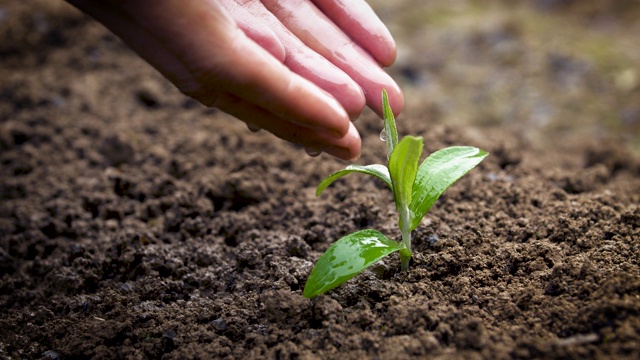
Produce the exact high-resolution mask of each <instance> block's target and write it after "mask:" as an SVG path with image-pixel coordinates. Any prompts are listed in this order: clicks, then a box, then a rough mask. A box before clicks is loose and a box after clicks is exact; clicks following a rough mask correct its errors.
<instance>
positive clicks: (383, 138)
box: [380, 129, 387, 141]
mask: <svg viewBox="0 0 640 360" xmlns="http://www.w3.org/2000/svg"><path fill="white" fill-rule="evenodd" d="M380 140H382V141H387V132H386V131H384V129H382V131H380Z"/></svg>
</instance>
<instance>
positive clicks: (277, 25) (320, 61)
mask: <svg viewBox="0 0 640 360" xmlns="http://www.w3.org/2000/svg"><path fill="white" fill-rule="evenodd" d="M236 1H238V2H239V4H240V6H241V7H242V8H243V9H245V10H246V11H248V12H250V13H251V14H252V16H253V18H254V19H256V21H259V22H261V23H262V24H261V25H260V26H261V27H262V26H264V27H267V28H269V29H271V30H272V31H273V32H274V33H275V34H276V36H277V37H278V38H279V39H280V41H281V42H282V43H283V44H284V46H285V50H286V56H285V59H284V61H283V63H284V64H285V65H286V66H287V67H288V68H289V69H290V70H291V71H293V72H295V73H296V74H298V75H300V76H302V77H304V78H305V79H307V80H309V81H311V82H312V83H314V84H316V85H317V86H319V87H320V88H321V89H323V90H325V91H326V92H328V93H329V94H331V95H332V96H333V97H334V98H336V99H337V100H338V101H339V102H340V104H341V105H342V107H343V108H344V109H345V110H346V111H347V113H348V114H349V116H350V117H351V118H356V117H358V116H359V115H360V113H361V112H362V109H363V108H364V106H365V101H366V99H365V95H364V92H363V90H362V89H361V88H360V86H359V85H358V84H357V83H356V82H355V81H354V80H353V79H352V78H351V77H350V76H349V75H347V74H345V73H344V72H343V71H341V70H340V69H339V68H337V67H336V66H335V65H334V64H333V63H331V62H329V61H327V59H325V58H324V57H323V56H321V55H320V54H318V53H316V52H315V51H313V50H311V49H309V48H308V47H307V46H306V45H305V44H304V43H303V42H302V41H300V39H298V37H296V36H295V35H294V34H292V33H291V32H290V31H289V30H288V29H287V28H286V27H285V26H284V25H283V24H282V23H281V22H280V20H278V18H276V17H275V16H274V15H273V14H272V13H271V12H270V11H269V10H268V9H266V8H265V7H264V5H263V4H262V3H261V2H260V1H258V0H236ZM239 24H240V26H242V22H239ZM249 26H255V24H254V23H252V24H249Z"/></svg>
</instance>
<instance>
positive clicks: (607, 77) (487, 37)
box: [369, 0, 640, 151]
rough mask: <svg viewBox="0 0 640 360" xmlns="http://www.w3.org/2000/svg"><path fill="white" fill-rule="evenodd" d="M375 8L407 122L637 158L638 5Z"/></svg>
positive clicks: (573, 1) (546, 1) (493, 2)
mask: <svg viewBox="0 0 640 360" xmlns="http://www.w3.org/2000/svg"><path fill="white" fill-rule="evenodd" d="M369 3H370V4H371V6H372V7H374V9H375V10H376V11H377V13H378V14H379V16H380V17H381V18H382V19H383V21H384V22H385V23H386V24H387V25H388V26H389V28H390V30H391V32H392V34H393V35H394V37H395V38H396V41H397V43H398V47H399V56H398V60H397V63H396V64H395V65H394V66H393V67H392V68H391V69H390V70H389V71H390V72H391V73H392V75H393V76H394V77H395V78H396V79H397V81H399V82H400V83H401V86H402V87H403V89H404V90H405V94H406V96H407V100H408V101H407V106H406V108H405V111H404V113H403V114H402V115H401V116H407V117H409V116H410V117H415V116H419V117H423V118H424V121H427V122H429V121H442V122H446V123H449V124H459V125H460V126H464V125H466V124H476V125H479V126H482V127H506V128H510V129H512V130H514V131H516V132H517V134H519V135H521V136H523V138H526V139H528V140H531V141H533V142H535V143H540V142H541V143H542V145H544V144H545V143H546V142H549V143H551V142H552V143H558V142H562V143H566V144H571V143H572V142H573V141H580V140H585V139H596V140H605V139H606V140H609V141H611V140H613V141H623V142H626V143H629V144H630V145H631V146H632V147H633V148H634V149H635V150H636V151H640V1H638V0H529V1H508V0H503V1H500V0H485V1H473V0H453V1H452V0H448V1H444V0H430V1H416V0H394V1H386V0H370V1H369Z"/></svg>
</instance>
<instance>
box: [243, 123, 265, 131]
mask: <svg viewBox="0 0 640 360" xmlns="http://www.w3.org/2000/svg"><path fill="white" fill-rule="evenodd" d="M247 128H249V131H251V132H258V131H260V130H262V128H261V127H260V126H258V125H254V124H250V123H247Z"/></svg>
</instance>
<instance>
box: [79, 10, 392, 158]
mask: <svg viewBox="0 0 640 360" xmlns="http://www.w3.org/2000/svg"><path fill="white" fill-rule="evenodd" d="M68 1H69V2H70V3H72V4H74V5H75V6H76V7H78V8H79V9H81V10H83V11H85V12H86V13H88V14H89V15H91V16H93V17H94V18H96V19H97V20H99V21H100V22H102V23H103V24H104V25H105V26H107V27H108V28H109V29H110V30H111V31H113V32H114V33H115V34H117V35H118V36H119V37H121V38H122V39H123V40H124V41H125V42H126V43H127V44H129V46H131V48H132V49H134V50H135V51H136V52H137V53H138V54H140V55H141V56H142V57H143V58H144V59H145V60H146V61H147V62H149V63H150V64H151V65H153V66H154V67H155V68H156V69H158V70H159V71H160V72H161V73H162V74H163V75H164V76H165V77H167V78H168V79H169V80H170V81H172V82H173V83H174V84H175V85H176V86H177V87H178V88H179V89H180V90H181V91H182V92H183V93H185V94H187V95H189V96H191V97H193V98H194V99H196V100H198V101H200V102H201V103H203V104H205V105H207V106H212V107H216V108H219V109H221V110H222V111H224V112H227V113H229V114H231V115H233V116H235V117H237V118H239V119H240V120H242V121H244V122H246V123H247V126H248V127H249V128H250V129H252V130H256V129H260V128H262V129H265V130H267V131H269V132H271V133H273V134H274V135H276V136H277V137H280V138H282V139H285V140H287V141H290V142H293V143H297V144H302V145H304V146H305V147H306V148H307V149H308V152H309V153H312V152H316V153H317V152H318V151H325V152H327V153H329V154H331V155H333V156H336V157H338V158H341V159H345V160H349V159H354V158H356V157H358V156H359V154H360V136H359V134H358V132H357V130H356V129H355V127H354V126H353V124H351V121H350V118H354V119H355V118H356V117H357V116H358V115H359V114H360V113H361V111H362V109H363V108H364V105H365V103H366V104H367V105H368V106H369V107H371V108H372V109H373V110H374V111H376V112H377V113H378V114H381V113H382V104H381V92H382V89H383V88H384V89H386V90H387V92H388V93H389V97H390V103H391V107H392V108H393V109H394V110H395V111H398V112H399V111H400V110H401V109H402V107H403V104H404V98H403V95H402V92H401V90H400V89H399V87H398V86H397V85H396V83H395V82H394V81H393V80H392V79H391V78H390V77H389V76H388V75H387V74H386V73H385V72H384V70H382V67H381V66H389V65H391V64H392V63H393V61H394V60H395V56H396V47H395V43H394V41H393V39H392V38H391V35H390V34H389V32H388V30H387V28H386V27H385V26H384V25H383V24H382V23H381V22H380V20H379V19H378V17H377V16H376V15H375V13H374V12H373V11H372V10H371V8H370V7H369V6H368V5H367V4H366V2H365V1H364V0H262V1H258V0H163V1H157V0H131V1H125V0H102V1H98V0H68Z"/></svg>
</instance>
